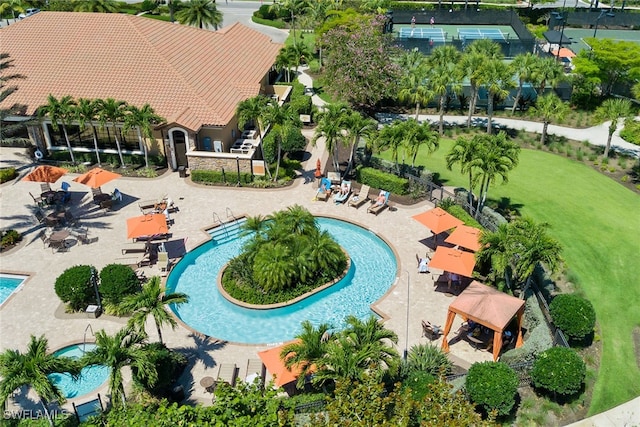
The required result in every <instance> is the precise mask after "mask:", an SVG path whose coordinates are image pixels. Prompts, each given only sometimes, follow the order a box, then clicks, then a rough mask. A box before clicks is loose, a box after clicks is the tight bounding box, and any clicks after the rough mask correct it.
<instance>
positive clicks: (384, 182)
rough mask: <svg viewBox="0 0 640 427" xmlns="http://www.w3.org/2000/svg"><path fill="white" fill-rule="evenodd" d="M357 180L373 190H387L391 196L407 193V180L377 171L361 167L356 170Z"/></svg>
mask: <svg viewBox="0 0 640 427" xmlns="http://www.w3.org/2000/svg"><path fill="white" fill-rule="evenodd" d="M357 180H358V182H360V183H362V184H367V185H369V186H371V187H373V188H379V189H382V190H387V191H389V192H390V193H392V194H399V195H404V194H408V193H409V180H408V179H405V178H400V177H398V176H395V175H394V174H392V173H388V172H383V171H381V170H378V169H374V168H369V167H363V168H358V169H357Z"/></svg>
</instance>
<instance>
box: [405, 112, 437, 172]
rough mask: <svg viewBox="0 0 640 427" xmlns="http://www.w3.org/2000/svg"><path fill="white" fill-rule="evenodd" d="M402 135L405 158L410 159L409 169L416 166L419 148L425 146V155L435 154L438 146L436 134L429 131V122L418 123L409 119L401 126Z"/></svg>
mask: <svg viewBox="0 0 640 427" xmlns="http://www.w3.org/2000/svg"><path fill="white" fill-rule="evenodd" d="M402 130H403V133H404V137H403V140H402V142H403V145H404V147H405V150H406V152H407V156H409V157H410V158H411V167H415V165H416V157H418V152H419V151H420V147H422V146H425V147H426V148H427V153H429V154H431V153H433V152H435V151H436V150H437V149H438V147H439V146H440V142H439V139H440V138H439V137H438V132H436V131H434V130H431V125H430V124H429V122H422V123H418V122H416V121H415V120H413V119H409V120H407V121H406V122H403V124H402Z"/></svg>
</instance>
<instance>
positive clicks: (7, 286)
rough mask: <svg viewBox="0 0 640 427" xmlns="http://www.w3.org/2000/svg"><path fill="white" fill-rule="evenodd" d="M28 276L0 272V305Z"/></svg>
mask: <svg viewBox="0 0 640 427" xmlns="http://www.w3.org/2000/svg"><path fill="white" fill-rule="evenodd" d="M27 277H28V276H20V275H17V274H5V273H0V307H1V306H2V304H4V302H5V301H6V300H7V299H8V298H9V297H10V296H11V294H12V293H13V292H15V290H16V289H18V288H19V287H20V286H21V285H22V284H23V283H24V281H25V280H27Z"/></svg>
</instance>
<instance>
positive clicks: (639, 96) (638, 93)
mask: <svg viewBox="0 0 640 427" xmlns="http://www.w3.org/2000/svg"><path fill="white" fill-rule="evenodd" d="M631 93H633V96H634V97H635V98H636V100H640V82H638V83H636V84H635V85H633V88H631Z"/></svg>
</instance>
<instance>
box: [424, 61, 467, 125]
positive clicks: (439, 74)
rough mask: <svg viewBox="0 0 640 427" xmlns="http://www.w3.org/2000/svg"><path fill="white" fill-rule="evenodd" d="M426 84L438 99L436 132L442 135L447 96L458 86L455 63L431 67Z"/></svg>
mask: <svg viewBox="0 0 640 427" xmlns="http://www.w3.org/2000/svg"><path fill="white" fill-rule="evenodd" d="M427 86H428V88H429V91H430V92H431V93H432V94H433V95H434V97H435V98H436V99H437V100H438V116H439V121H438V132H439V133H440V136H442V135H443V134H444V109H445V106H446V104H447V98H448V97H449V91H450V90H452V91H457V90H458V89H459V88H460V85H459V79H458V76H457V75H456V66H455V64H454V63H450V64H447V65H439V66H436V67H434V68H432V69H431V72H430V73H429V80H428V83H427Z"/></svg>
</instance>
